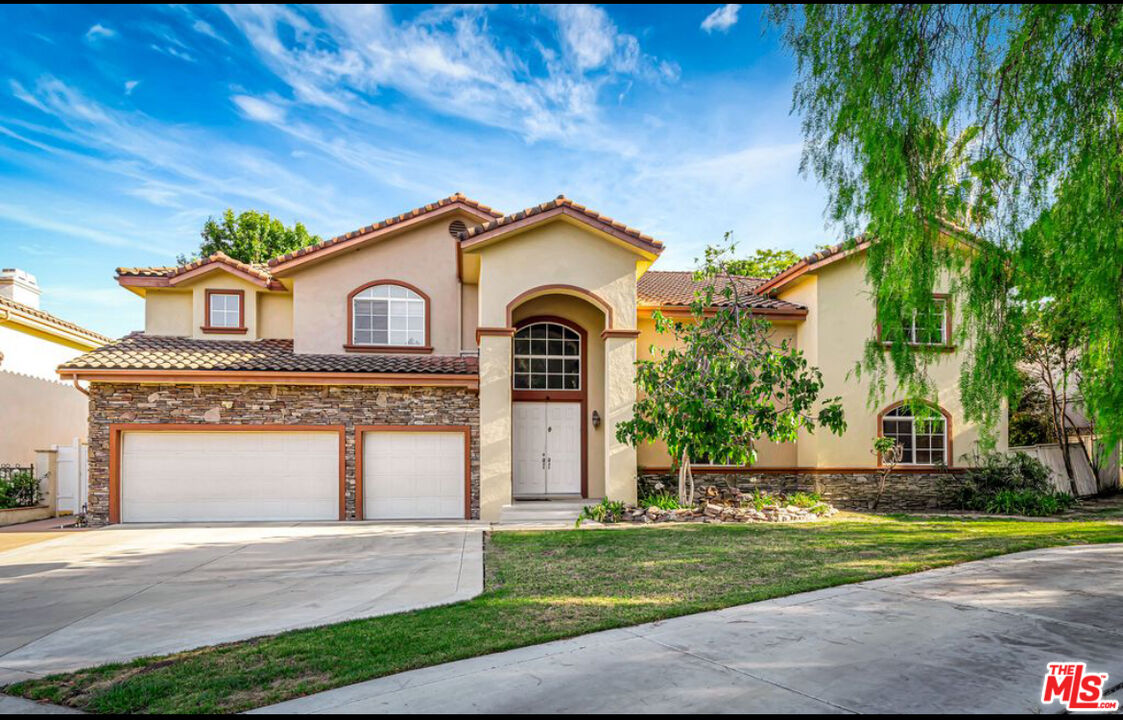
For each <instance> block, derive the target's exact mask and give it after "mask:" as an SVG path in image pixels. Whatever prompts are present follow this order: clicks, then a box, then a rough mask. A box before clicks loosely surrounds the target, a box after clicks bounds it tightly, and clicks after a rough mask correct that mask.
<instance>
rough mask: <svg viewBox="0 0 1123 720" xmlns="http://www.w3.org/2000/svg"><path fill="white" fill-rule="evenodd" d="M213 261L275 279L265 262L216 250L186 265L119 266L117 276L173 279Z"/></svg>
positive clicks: (266, 280) (253, 274)
mask: <svg viewBox="0 0 1123 720" xmlns="http://www.w3.org/2000/svg"><path fill="white" fill-rule="evenodd" d="M212 263H220V264H222V265H227V266H229V267H232V268H235V269H237V270H241V271H242V272H244V273H248V274H249V275H252V276H253V277H256V278H257V279H259V280H264V281H265V282H271V281H272V280H273V275H272V274H270V272H269V267H268V266H267V265H265V264H263V263H244V262H242V261H241V260H235V259H234V258H232V257H230V256H229V255H227V254H226V253H223V252H216V253H214V254H213V255H209V256H207V257H205V258H199V259H198V260H192V261H191V262H189V263H187V264H186V265H179V266H175V267H167V266H163V267H119V268H117V277H164V278H168V279H169V280H171V279H172V278H175V277H178V276H180V275H184V274H186V273H189V272H191V271H192V270H197V269H199V268H201V267H203V266H204V265H210V264H212Z"/></svg>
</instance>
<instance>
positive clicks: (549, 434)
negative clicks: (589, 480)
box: [511, 402, 581, 497]
mask: <svg viewBox="0 0 1123 720" xmlns="http://www.w3.org/2000/svg"><path fill="white" fill-rule="evenodd" d="M511 420H512V422H513V425H514V433H513V436H512V452H513V455H514V457H513V462H512V465H513V468H512V471H513V475H514V477H513V482H514V488H513V489H514V495H515V497H537V496H543V495H580V494H581V403H579V402H516V403H513V404H512V408H511Z"/></svg>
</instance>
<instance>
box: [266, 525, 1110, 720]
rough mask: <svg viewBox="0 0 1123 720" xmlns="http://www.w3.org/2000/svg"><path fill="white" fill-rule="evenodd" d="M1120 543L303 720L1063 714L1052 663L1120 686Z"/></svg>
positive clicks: (830, 596)
mask: <svg viewBox="0 0 1123 720" xmlns="http://www.w3.org/2000/svg"><path fill="white" fill-rule="evenodd" d="M1121 617H1123V545H1105V546H1092V547H1082V548H1060V549H1053V550H1043V551H1035V552H1028V553H1021V554H1018V555H1008V556H1005V557H1001V558H995V559H992V560H983V561H979V562H974V563H968V564H965V565H959V566H956V567H953V568H947V569H942V570H934V571H931V572H926V573H919V574H916V575H910V576H905V577H899V578H891V579H886V580H878V581H873V582H867V583H861V584H857V585H846V586H842V587H838V588H832V589H829V590H822V591H818V592H812V593H805V594H802V595H793V596H789V597H787V598H780V599H777V600H772V601H768V602H761V603H754V604H752V605H743V606H740V607H735V608H729V609H727V610H721V611H718V612H711V613H702V614H699V615H691V616H687V617H681V618H676V619H673V620H667V621H664V622H659V623H654V624H650V625H642V626H639V627H634V628H627V629H621V630H611V631H608V632H602V633H596V634H593V635H586V636H584V637H580V638H576V639H573V640H567V641H561V642H554V643H548V644H545V645H538V646H535V647H529V648H523V649H520V650H512V651H509V652H504V653H499V654H496V655H491V656H485V657H481V658H475V659H472V660H464V661H460V662H455V663H450V664H448V665H441V666H437V667H432V668H426V669H422V670H415V671H411V672H407V673H402V674H399V675H393V676H390V677H385V678H381V679H378V680H372V681H370V682H365V683H360V684H358V685H352V686H350V687H345V688H340V689H337V690H331V691H328V692H324V693H320V694H318V695H312V696H309V697H306V698H301V699H298V700H292V701H290V702H286V703H282V704H280V705H275V706H273V707H270V708H263V709H262V710H259V711H257V712H293V713H384V712H390V713H393V712H473V713H560V712H564V713H580V712H628V713H637V712H669V713H682V712H689V713H703V712H815V713H845V712H876V713H916V712H944V713H966V712H1004V713H1009V712H1018V713H1025V712H1039V711H1042V710H1044V711H1051V712H1058V711H1059V710H1060V706H1059V705H1056V704H1054V705H1052V706H1051V707H1048V708H1042V707H1041V706H1040V704H1039V698H1040V693H1041V685H1042V680H1043V678H1044V674H1045V665H1046V663H1048V662H1050V661H1055V660H1077V661H1079V660H1083V661H1085V662H1087V663H1088V666H1089V667H1088V669H1089V671H1094V672H1107V673H1109V675H1110V677H1109V679H1108V684H1109V685H1110V686H1112V687H1114V688H1115V695H1113V696H1112V697H1118V695H1119V693H1120V691H1119V688H1120V687H1121V681H1123V625H1121V624H1120V618H1121Z"/></svg>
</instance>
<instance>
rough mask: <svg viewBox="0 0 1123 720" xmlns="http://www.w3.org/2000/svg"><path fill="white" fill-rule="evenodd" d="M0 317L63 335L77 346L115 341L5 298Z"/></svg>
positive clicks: (1, 304) (1, 299) (2, 302)
mask: <svg viewBox="0 0 1123 720" xmlns="http://www.w3.org/2000/svg"><path fill="white" fill-rule="evenodd" d="M0 316H2V317H3V319H5V320H11V321H13V322H17V323H20V324H21V325H30V326H40V327H36V328H35V329H41V330H46V331H47V332H50V333H51V334H55V335H61V336H63V337H64V338H65V339H68V340H70V341H71V342H75V343H76V344H84V345H88V346H90V347H97V346H99V345H104V344H105V343H108V342H112V341H113V339H112V338H110V337H107V336H105V335H102V334H101V333H96V332H94V331H93V330H87V329H86V328H84V327H82V326H81V325H78V324H76V323H72V322H70V321H68V320H63V319H62V318H60V317H58V316H55V315H52V314H51V313H49V312H47V311H45V310H40V309H39V308H33V307H31V306H30V305H24V304H23V303H21V302H16V301H15V300H11V299H9V298H6V297H3V296H0Z"/></svg>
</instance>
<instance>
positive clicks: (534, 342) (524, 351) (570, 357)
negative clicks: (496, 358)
mask: <svg viewBox="0 0 1123 720" xmlns="http://www.w3.org/2000/svg"><path fill="white" fill-rule="evenodd" d="M514 345H515V347H514V350H515V353H514V354H515V358H514V360H515V362H514V389H515V390H580V389H581V336H580V335H579V334H578V333H577V331H576V330H573V329H572V328H568V327H566V326H565V325H562V324H560V323H554V322H536V323H532V324H530V325H527V326H525V327H522V328H520V329H519V331H518V332H516V333H515V342H514Z"/></svg>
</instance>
